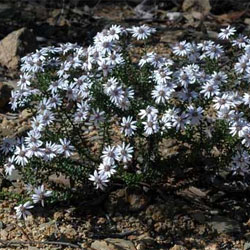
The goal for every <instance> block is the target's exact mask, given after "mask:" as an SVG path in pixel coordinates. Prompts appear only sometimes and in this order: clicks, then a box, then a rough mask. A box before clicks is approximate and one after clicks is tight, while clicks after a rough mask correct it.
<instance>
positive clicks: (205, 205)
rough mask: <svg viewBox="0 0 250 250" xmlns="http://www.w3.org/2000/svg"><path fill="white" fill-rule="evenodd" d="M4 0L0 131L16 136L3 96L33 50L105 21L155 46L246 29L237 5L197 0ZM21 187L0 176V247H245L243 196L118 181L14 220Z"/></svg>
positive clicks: (248, 224)
mask: <svg viewBox="0 0 250 250" xmlns="http://www.w3.org/2000/svg"><path fill="white" fill-rule="evenodd" d="M11 2H12V1H9V2H7V1H6V2H5V1H3V3H0V21H1V22H0V39H2V40H1V42H0V65H1V66H0V136H9V135H13V134H20V133H22V132H23V131H25V130H26V129H27V127H28V126H29V125H28V124H29V123H28V120H29V113H28V112H27V111H23V112H22V113H20V114H19V113H12V112H11V111H10V109H9V106H8V101H9V97H10V91H11V89H13V88H15V87H16V82H17V80H18V68H19V65H20V58H21V57H22V56H24V55H25V54H26V53H29V52H31V51H33V50H35V49H36V48H40V47H42V46H46V45H54V44H57V43H59V42H68V41H70V42H77V43H79V44H84V45H88V44H89V43H90V42H91V38H92V37H93V35H94V34H95V33H96V32H97V31H99V30H101V29H102V28H103V27H105V26H106V25H109V24H112V23H120V24H125V25H127V26H130V25H134V24H139V23H140V24H143V23H147V24H150V25H152V26H154V27H156V28H157V30H158V31H159V32H158V35H157V36H156V37H155V38H154V42H155V44H156V48H157V50H158V51H161V50H162V49H164V46H165V45H166V44H169V43H174V42H175V41H177V40H181V39H187V40H191V39H194V38H195V39H196V40H197V39H207V38H209V39H215V38H216V36H217V32H218V30H219V28H220V27H221V26H225V25H227V24H233V25H235V26H236V27H237V28H238V29H239V31H240V32H244V33H246V34H249V33H250V12H249V11H248V9H247V8H245V9H240V8H239V9H235V10H232V11H230V12H229V11H228V12H226V13H223V11H222V10H218V9H217V11H216V10H215V8H214V6H211V5H210V4H209V2H208V1H205V0H204V1H201V0H200V1H184V4H183V5H180V4H179V1H171V2H172V3H171V4H170V5H169V6H166V5H164V4H163V5H161V4H159V5H158V6H157V8H152V5H151V7H150V6H147V5H138V3H139V1H128V2H127V3H122V4H107V1H106V3H102V1H99V2H96V3H95V4H94V5H93V4H92V5H87V4H86V5H82V6H81V8H72V6H71V7H68V6H67V5H65V6H63V8H62V7H60V8H48V7H46V6H44V5H39V4H35V5H34V4H26V5H18V4H17V5H13V4H11ZM31 2H32V1H31ZM194 2H195V4H194ZM149 7H150V8H149ZM23 192H24V190H23V184H22V182H21V180H17V181H15V182H14V183H12V184H10V183H9V182H8V181H7V180H3V179H1V178H0V249H30V250H31V249H33V250H34V249H93V250H94V249H95V250H133V249H137V250H143V249H144V250H147V249H149V250H150V249H152V250H154V249H162V250H163V249H164V250H165V249H172V250H182V249H183V250H184V249H207V250H209V249H211V250H213V249H235V250H236V249H250V215H249V213H250V209H249V206H250V203H249V195H247V194H241V193H230V192H227V191H226V190H223V191H222V190H219V189H218V188H217V189H216V188H215V187H211V188H202V187H198V186H196V187H195V186H191V187H189V188H186V189H183V190H182V191H179V192H171V193H169V192H167V190H164V189H151V188H150V187H143V188H142V187H141V188H139V189H136V190H130V189H128V188H124V187H120V188H114V189H113V190H111V191H110V192H107V193H105V194H101V193H100V194H99V195H98V196H97V198H96V199H95V200H83V201H81V202H80V205H79V204H57V205H54V206H47V207H46V209H42V208H39V207H36V208H35V209H34V213H33V217H29V218H28V220H27V221H26V222H23V221H17V220H16V218H15V213H14V206H16V200H17V197H19V196H20V195H22V194H23Z"/></svg>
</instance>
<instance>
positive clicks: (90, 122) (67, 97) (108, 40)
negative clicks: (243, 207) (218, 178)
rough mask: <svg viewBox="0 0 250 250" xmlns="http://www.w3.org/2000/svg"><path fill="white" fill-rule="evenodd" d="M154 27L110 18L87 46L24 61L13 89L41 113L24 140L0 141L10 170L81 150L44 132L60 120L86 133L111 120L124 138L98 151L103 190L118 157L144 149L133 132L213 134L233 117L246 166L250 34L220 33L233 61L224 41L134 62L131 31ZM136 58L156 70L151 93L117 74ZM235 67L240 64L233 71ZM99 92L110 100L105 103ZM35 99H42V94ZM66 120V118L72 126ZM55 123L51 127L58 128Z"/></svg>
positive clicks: (236, 164)
mask: <svg viewBox="0 0 250 250" xmlns="http://www.w3.org/2000/svg"><path fill="white" fill-rule="evenodd" d="M154 32H155V29H153V28H150V27H148V26H146V25H142V26H139V27H132V28H124V27H121V26H118V25H112V26H111V27H110V28H109V29H105V30H103V31H102V32H100V33H98V34H97V35H96V36H95V37H94V43H93V45H92V46H89V47H88V48H83V47H81V46H78V45H76V44H71V43H67V44H62V45H60V46H58V47H54V46H50V47H46V48H42V49H40V50H38V51H36V52H35V53H33V54H29V55H27V56H25V57H24V58H22V66H21V72H22V75H21V77H20V81H19V82H18V86H19V89H17V90H15V91H13V92H12V96H11V106H12V109H13V110H16V109H17V108H22V107H23V108H24V107H26V106H34V105H35V110H36V112H35V113H34V116H33V118H32V120H31V130H30V131H29V132H28V133H27V136H26V137H24V138H23V139H22V140H20V139H19V140H18V141H17V140H16V139H10V138H6V139H5V140H4V142H3V144H2V145H1V150H2V151H3V152H4V153H6V154H9V153H13V154H14V155H13V156H12V157H9V159H8V161H7V163H6V164H5V171H6V173H7V174H11V173H12V171H13V170H14V169H15V168H16V166H19V167H23V168H25V166H26V164H28V163H29V160H30V159H32V158H39V159H42V160H44V161H48V162H49V161H52V160H53V159H54V158H55V157H66V158H70V157H71V156H72V155H74V154H75V153H79V151H78V150H77V147H81V145H80V144H78V145H75V144H73V145H72V144H71V143H72V140H71V138H69V137H66V136H65V137H61V138H57V141H55V140H47V139H45V138H43V135H44V134H45V132H46V131H47V130H50V128H51V127H53V125H55V123H58V122H59V123H60V126H72V127H74V126H78V128H79V129H80V130H81V128H82V127H83V126H84V128H85V131H84V132H88V129H87V128H88V127H91V126H92V127H93V126H94V127H95V128H97V129H100V130H101V129H103V127H105V126H104V125H105V124H106V125H107V124H108V123H110V121H108V119H110V117H115V119H114V120H115V122H116V123H117V122H118V124H119V127H120V131H121V133H122V134H123V137H122V138H124V141H122V142H121V143H120V144H119V145H117V144H116V145H113V144H112V142H110V140H109V143H108V144H107V143H106V144H105V146H104V149H103V150H102V152H101V155H100V156H98V157H99V159H100V161H99V167H98V171H94V174H93V175H90V176H89V180H91V181H93V182H94V185H95V186H96V188H100V189H104V188H105V187H106V186H107V182H109V181H110V177H111V176H112V175H113V174H114V173H116V169H117V166H118V165H119V164H120V165H123V166H124V167H125V168H126V167H127V166H128V165H129V164H130V163H131V162H132V160H133V154H134V151H136V150H139V149H137V148H134V144H133V139H132V138H134V137H136V136H139V137H144V138H149V137H150V136H152V135H154V134H158V135H160V136H161V137H164V135H166V134H168V131H173V130H174V131H175V133H183V132H184V131H185V130H187V129H194V130H195V129H196V130H197V131H198V129H200V127H201V128H202V129H203V130H204V131H205V134H204V135H203V136H205V137H207V138H209V137H210V138H211V137H212V133H213V129H214V127H215V125H214V124H215V123H216V122H217V121H221V120H223V121H224V122H226V123H227V124H228V131H229V135H230V136H232V137H234V138H237V140H238V143H237V147H235V150H234V151H235V152H234V154H233V155H232V162H231V165H230V166H231V167H232V170H233V172H234V173H240V174H242V173H244V174H245V173H248V172H249V170H248V167H249V163H250V156H249V148H250V122H249V108H250V94H249V92H247V91H245V89H248V90H249V87H248V86H249V79H250V41H249V39H248V38H247V37H245V36H243V35H239V36H238V37H236V35H235V32H236V31H235V29H233V28H231V27H227V28H225V29H222V30H221V33H219V39H223V40H227V41H228V42H231V44H232V46H233V49H231V50H232V51H231V52H230V53H235V55H236V56H235V57H234V58H229V57H228V56H227V53H226V51H225V50H224V48H223V47H222V45H220V44H216V43H215V42H214V41H204V42H201V43H198V44H197V43H195V42H192V43H190V42H186V41H183V42H180V43H178V44H177V45H175V46H173V47H172V52H173V55H172V57H171V59H169V58H168V57H167V56H165V55H159V54H157V53H155V52H149V53H147V54H145V55H143V56H142V57H141V59H140V60H139V61H138V62H137V63H132V60H130V59H128V57H129V56H130V54H129V49H130V48H133V44H126V42H125V41H126V38H129V37H131V35H132V37H134V38H136V39H137V40H144V39H146V38H148V37H149V36H150V35H151V34H153V33H154ZM235 58H236V59H237V61H234V60H235ZM130 64H132V65H133V66H134V67H135V68H137V70H139V71H137V72H143V71H145V72H149V73H150V75H149V77H148V78H147V85H145V87H144V89H143V92H144V93H142V89H141V88H140V89H139V90H138V86H137V85H138V84H141V83H138V82H130V81H129V80H127V81H125V80H124V79H125V78H124V77H123V76H121V75H119V71H120V70H124V68H126V67H128V65H130ZM227 64H231V65H232V66H233V69H232V68H229V69H228V68H227ZM130 66H131V65H130ZM218 69H221V70H218ZM123 72H124V71H123ZM125 72H126V71H125ZM48 74H49V75H50V76H51V78H50V80H49V84H48V85H46V86H45V88H44V87H43V86H42V84H40V82H39V81H41V78H42V76H45V78H46V75H48ZM129 74H131V73H130V72H127V75H128V76H127V77H129ZM237 87H239V89H241V91H239V90H237ZM148 92H149V95H148ZM100 94H102V95H100ZM100 96H102V97H103V96H105V98H107V100H106V99H105V100H103V101H102V100H99V98H100ZM143 96H147V97H148V96H150V98H148V99H147V98H145V99H143ZM34 97H36V98H37V99H38V100H39V101H38V102H37V101H34V100H37V99H34ZM100 102H101V104H100ZM98 104H100V106H98ZM134 104H136V105H135V106H136V108H135V106H134ZM33 108H34V107H33ZM137 109H138V112H137V113H135V111H137ZM209 109H212V110H213V112H214V113H213V115H210V113H209V112H208V110H209ZM62 117H63V118H62ZM63 119H67V120H68V123H67V125H65V123H63ZM56 127H57V126H56V125H55V126H54V127H53V129H51V132H53V133H55V128H56ZM141 128H142V132H141ZM46 138H47V137H46ZM109 139H110V138H109ZM11 140H13V141H11ZM82 146H84V145H82ZM28 205H29V204H28ZM20 209H22V208H20ZM20 209H18V210H20Z"/></svg>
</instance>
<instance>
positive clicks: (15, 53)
mask: <svg viewBox="0 0 250 250" xmlns="http://www.w3.org/2000/svg"><path fill="white" fill-rule="evenodd" d="M36 48H37V44H36V37H35V35H34V34H33V33H32V32H31V31H30V30H28V29H27V28H21V29H19V30H16V31H13V32H12V33H10V34H9V35H7V36H6V37H5V38H3V39H2V40H1V41H0V64H1V65H2V66H5V67H6V68H8V69H9V70H17V69H18V66H19V64H20V59H21V57H23V56H25V55H26V54H28V53H30V52H33V51H35V50H36Z"/></svg>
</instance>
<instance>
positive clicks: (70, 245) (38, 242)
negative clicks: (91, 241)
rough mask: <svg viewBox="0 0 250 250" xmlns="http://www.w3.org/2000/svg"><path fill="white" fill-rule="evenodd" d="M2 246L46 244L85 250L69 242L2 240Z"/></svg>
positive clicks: (0, 241) (0, 242)
mask: <svg viewBox="0 0 250 250" xmlns="http://www.w3.org/2000/svg"><path fill="white" fill-rule="evenodd" d="M0 244H2V245H3V246H6V247H8V246H12V245H26V244H28V245H40V244H45V245H60V246H68V247H73V248H78V249H83V248H82V247H80V246H79V245H76V244H72V243H68V242H61V241H31V240H29V241H19V240H17V241H14V240H13V241H12V240H1V239H0Z"/></svg>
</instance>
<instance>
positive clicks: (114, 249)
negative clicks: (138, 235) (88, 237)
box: [91, 238, 136, 250]
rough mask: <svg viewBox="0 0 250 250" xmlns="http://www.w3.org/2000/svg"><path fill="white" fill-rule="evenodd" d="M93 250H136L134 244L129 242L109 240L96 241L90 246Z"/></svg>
mask: <svg viewBox="0 0 250 250" xmlns="http://www.w3.org/2000/svg"><path fill="white" fill-rule="evenodd" d="M91 248H92V249H95V250H136V248H135V246H134V244H133V243H132V242H131V241H129V240H123V239H111V238H107V239H105V240H96V241H94V242H93V243H92V244H91Z"/></svg>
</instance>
